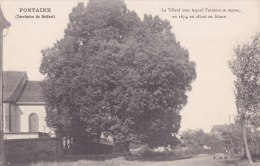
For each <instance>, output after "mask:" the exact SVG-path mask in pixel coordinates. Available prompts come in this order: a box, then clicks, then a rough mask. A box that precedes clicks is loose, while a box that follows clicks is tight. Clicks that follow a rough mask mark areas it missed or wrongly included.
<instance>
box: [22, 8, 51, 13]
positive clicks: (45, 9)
mask: <svg viewBox="0 0 260 166" xmlns="http://www.w3.org/2000/svg"><path fill="white" fill-rule="evenodd" d="M19 12H51V8H19Z"/></svg>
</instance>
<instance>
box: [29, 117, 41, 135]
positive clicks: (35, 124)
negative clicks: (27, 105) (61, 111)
mask: <svg viewBox="0 0 260 166" xmlns="http://www.w3.org/2000/svg"><path fill="white" fill-rule="evenodd" d="M29 132H39V117H38V115H37V114H35V113H32V114H31V115H30V116H29Z"/></svg>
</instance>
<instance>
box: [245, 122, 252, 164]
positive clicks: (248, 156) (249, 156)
mask: <svg viewBox="0 0 260 166" xmlns="http://www.w3.org/2000/svg"><path fill="white" fill-rule="evenodd" d="M243 137H244V144H245V150H246V157H247V160H248V161H249V162H252V158H251V155H250V151H249V147H248V144H247V136H246V126H245V125H244V124H243Z"/></svg>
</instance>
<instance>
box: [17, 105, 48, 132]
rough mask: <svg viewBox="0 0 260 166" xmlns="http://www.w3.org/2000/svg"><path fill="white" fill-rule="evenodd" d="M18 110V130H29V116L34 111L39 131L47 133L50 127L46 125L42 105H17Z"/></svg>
mask: <svg viewBox="0 0 260 166" xmlns="http://www.w3.org/2000/svg"><path fill="white" fill-rule="evenodd" d="M17 107H18V108H17V110H19V111H20V132H29V117H30V115H31V114H33V113H35V114H37V115H38V117H39V132H44V133H49V132H50V129H49V128H48V127H47V125H46V121H45V117H46V112H45V106H43V105H19V106H17Z"/></svg>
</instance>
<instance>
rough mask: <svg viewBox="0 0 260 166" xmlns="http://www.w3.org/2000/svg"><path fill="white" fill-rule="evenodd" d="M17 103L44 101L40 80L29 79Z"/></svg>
mask: <svg viewBox="0 0 260 166" xmlns="http://www.w3.org/2000/svg"><path fill="white" fill-rule="evenodd" d="M17 103H18V104H19V103H44V100H43V98H42V87H41V85H40V81H27V84H26V86H25V88H24V90H23V93H22V94H21V96H20V98H19V99H18V101H17Z"/></svg>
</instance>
